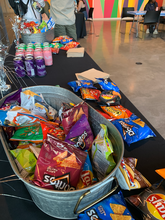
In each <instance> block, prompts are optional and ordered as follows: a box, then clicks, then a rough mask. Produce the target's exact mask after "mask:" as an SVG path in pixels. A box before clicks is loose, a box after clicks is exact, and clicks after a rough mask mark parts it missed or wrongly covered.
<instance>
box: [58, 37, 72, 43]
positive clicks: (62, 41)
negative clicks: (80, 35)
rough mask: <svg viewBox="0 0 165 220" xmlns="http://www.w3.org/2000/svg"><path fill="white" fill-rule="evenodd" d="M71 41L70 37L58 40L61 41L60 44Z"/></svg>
mask: <svg viewBox="0 0 165 220" xmlns="http://www.w3.org/2000/svg"><path fill="white" fill-rule="evenodd" d="M72 41H73V39H72V38H64V39H62V40H61V41H60V43H61V44H67V43H69V42H72Z"/></svg>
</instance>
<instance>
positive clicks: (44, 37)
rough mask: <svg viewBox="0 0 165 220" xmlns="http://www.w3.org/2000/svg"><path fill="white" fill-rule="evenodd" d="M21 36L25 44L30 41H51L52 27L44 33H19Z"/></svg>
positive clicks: (52, 36) (52, 37)
mask: <svg viewBox="0 0 165 220" xmlns="http://www.w3.org/2000/svg"><path fill="white" fill-rule="evenodd" d="M21 38H22V40H23V42H24V43H25V44H28V43H32V42H39V43H44V42H49V43H50V42H52V40H53V39H54V28H53V29H52V30H48V31H46V32H44V33H38V34H21Z"/></svg>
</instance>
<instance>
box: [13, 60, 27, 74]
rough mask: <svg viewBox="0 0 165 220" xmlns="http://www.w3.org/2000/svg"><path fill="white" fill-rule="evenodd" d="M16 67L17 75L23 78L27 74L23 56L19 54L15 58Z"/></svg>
mask: <svg viewBox="0 0 165 220" xmlns="http://www.w3.org/2000/svg"><path fill="white" fill-rule="evenodd" d="M14 67H15V72H16V74H17V77H19V78H22V77H24V76H25V75H26V72H25V66H24V61H23V59H22V57H20V56H18V57H15V58H14Z"/></svg>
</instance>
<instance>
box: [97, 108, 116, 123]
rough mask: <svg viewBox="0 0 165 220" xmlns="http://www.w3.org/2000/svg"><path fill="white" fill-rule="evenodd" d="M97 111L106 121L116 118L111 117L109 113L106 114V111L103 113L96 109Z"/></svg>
mask: <svg viewBox="0 0 165 220" xmlns="http://www.w3.org/2000/svg"><path fill="white" fill-rule="evenodd" d="M96 111H97V112H99V113H100V114H101V115H102V116H104V117H105V118H106V119H107V120H108V121H114V120H116V118H113V117H111V116H110V115H108V114H106V113H104V112H102V111H100V110H98V109H97V110H96Z"/></svg>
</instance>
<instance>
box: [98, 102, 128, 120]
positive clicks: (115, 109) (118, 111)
mask: <svg viewBox="0 0 165 220" xmlns="http://www.w3.org/2000/svg"><path fill="white" fill-rule="evenodd" d="M100 107H101V108H102V110H103V111H104V112H106V113H107V114H108V115H110V116H111V117H113V118H116V119H120V118H129V117H130V116H131V115H132V112H130V111H129V110H128V109H126V108H124V107H123V106H122V105H117V106H100Z"/></svg>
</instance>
